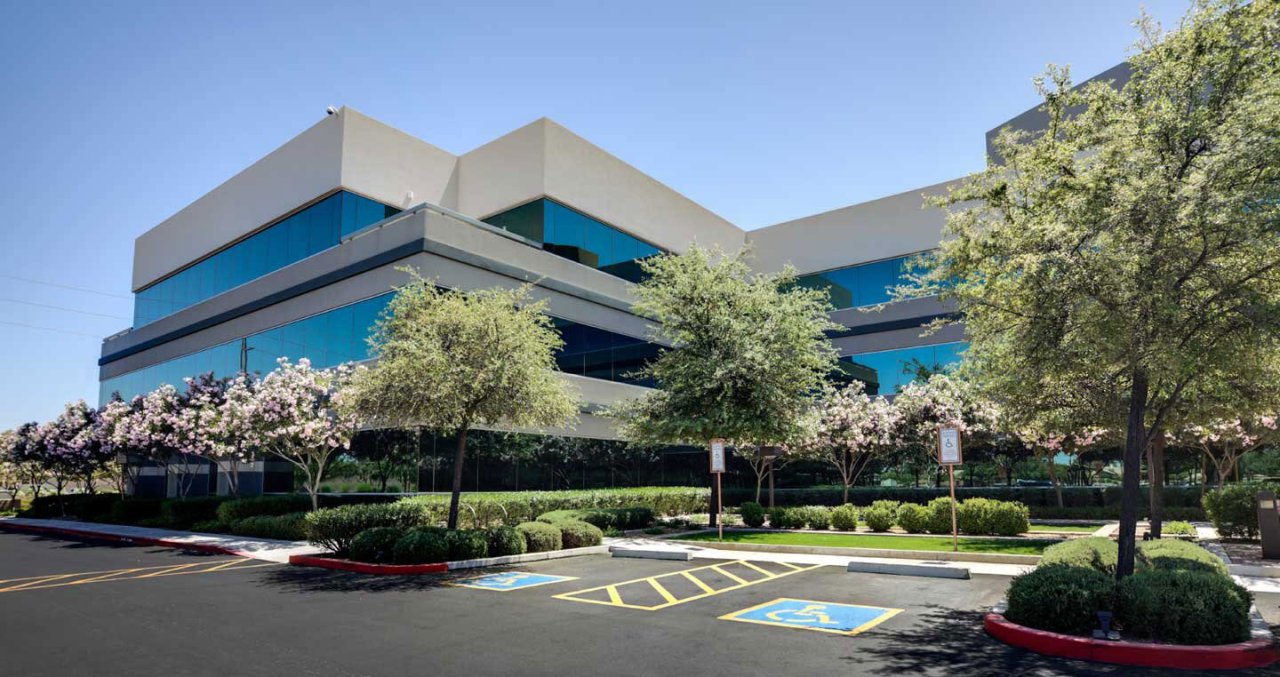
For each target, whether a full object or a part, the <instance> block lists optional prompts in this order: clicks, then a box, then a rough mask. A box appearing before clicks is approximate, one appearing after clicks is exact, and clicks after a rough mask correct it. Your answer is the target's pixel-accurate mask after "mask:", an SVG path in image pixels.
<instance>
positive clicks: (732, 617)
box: [719, 597, 902, 637]
mask: <svg viewBox="0 0 1280 677" xmlns="http://www.w3.org/2000/svg"><path fill="white" fill-rule="evenodd" d="M778 602H803V603H811V602H812V603H814V604H824V605H825V604H833V603H832V602H814V601H813V600H807V599H795V598H793V597H779V598H778V599H775V600H773V601H770V602H765V603H764V604H757V605H755V606H750V607H747V608H745V609H740V610H738V611H735V612H733V613H730V614H725V615H723V616H720V618H719V620H722V621H735V622H737V623H754V624H755V625H771V626H774V627H780V628H791V629H793V630H812V631H814V632H826V633H829V634H832V635H844V636H846V637H852V636H854V635H858V634H861V633H863V632H866V631H867V630H870V629H871V628H874V627H876V626H877V625H880V624H881V623H883V622H885V621H887V620H889V619H890V618H893V617H894V616H897V615H898V614H900V613H902V609H890V608H888V607H882V606H872V607H868V606H865V605H862V604H848V605H846V606H860V607H862V608H864V609H880V610H881V611H883V612H885V613H882V614H880V615H879V616H876V617H875V618H873V619H871V620H869V621H867V622H866V623H863V624H862V625H859V626H858V627H856V628H854V629H852V630H832V629H830V628H814V627H809V626H804V625H797V624H795V623H781V622H775V621H757V620H755V619H753V618H739V616H741V615H742V614H747V613H751V612H752V611H756V610H758V609H763V608H765V607H769V606H773V605H775V604H777V603H778Z"/></svg>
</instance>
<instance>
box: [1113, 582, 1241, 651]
mask: <svg viewBox="0 0 1280 677" xmlns="http://www.w3.org/2000/svg"><path fill="white" fill-rule="evenodd" d="M1250 604H1252V597H1251V596H1250V594H1249V592H1248V591H1247V590H1245V589H1244V588H1242V587H1240V586H1239V585H1236V583H1235V582H1234V581H1232V580H1231V579H1230V578H1229V577H1227V576H1225V575H1223V574H1219V573H1214V572H1210V571H1194V570H1179V569H1152V570H1148V571H1140V572H1138V573H1135V574H1134V575H1132V576H1127V577H1125V578H1124V580H1122V581H1120V584H1119V585H1118V586H1117V587H1116V622H1117V624H1118V625H1119V626H1120V627H1121V628H1122V631H1123V632H1124V633H1125V634H1126V635H1132V636H1135V637H1140V638H1145V639H1152V640H1156V641H1160V642H1173V643H1175V644H1232V643H1235V642H1243V641H1246V640H1248V639H1249V605H1250Z"/></svg>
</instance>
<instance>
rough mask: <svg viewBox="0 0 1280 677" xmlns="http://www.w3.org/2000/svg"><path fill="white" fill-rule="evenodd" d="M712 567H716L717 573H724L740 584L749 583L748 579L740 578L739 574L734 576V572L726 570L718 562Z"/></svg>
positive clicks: (723, 574)
mask: <svg viewBox="0 0 1280 677" xmlns="http://www.w3.org/2000/svg"><path fill="white" fill-rule="evenodd" d="M731 564H738V562H731ZM711 568H712V569H714V570H715V572H716V573H718V574H720V575H722V576H724V577H726V578H732V579H733V580H735V581H737V582H738V584H739V585H746V584H747V579H745V578H739V577H738V576H734V575H733V574H731V573H729V572H728V571H725V570H724V569H721V568H720V565H719V564H717V565H715V566H713V567H711Z"/></svg>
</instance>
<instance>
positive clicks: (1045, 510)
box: [1027, 498, 1206, 521]
mask: <svg viewBox="0 0 1280 677" xmlns="http://www.w3.org/2000/svg"><path fill="white" fill-rule="evenodd" d="M1145 500H1146V499H1145V498H1144V499H1143V501H1145ZM1027 509H1028V510H1030V511H1031V518H1032V519H1042V520H1118V519H1120V506H1118V505H1112V506H1106V507H1087V508H1051V507H1044V506H1028V508H1027ZM1149 513H1150V511H1149V510H1148V509H1147V504H1146V503H1142V504H1140V506H1139V514H1138V517H1140V518H1142V519H1146V518H1148V517H1150V514H1149ZM1164 519H1166V520H1195V521H1202V520H1204V519H1206V518H1205V511H1204V509H1203V508H1201V507H1199V506H1191V507H1187V506H1183V507H1178V506H1174V507H1166V508H1165V509H1164Z"/></svg>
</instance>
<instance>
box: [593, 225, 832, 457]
mask: <svg viewBox="0 0 1280 677" xmlns="http://www.w3.org/2000/svg"><path fill="white" fill-rule="evenodd" d="M746 256H747V254H746V253H745V252H734V253H726V252H722V251H720V250H719V249H718V248H717V249H714V250H708V249H704V248H702V247H700V246H698V245H697V244H694V245H692V246H691V247H690V248H689V249H688V250H687V251H685V252H684V253H682V254H662V255H658V256H654V257H651V258H648V259H645V260H643V261H641V264H640V265H641V267H642V268H643V269H644V270H645V272H646V273H647V274H648V275H647V277H646V278H645V279H644V280H643V281H642V282H641V283H640V284H638V285H635V286H633V288H632V289H633V291H634V293H635V296H636V298H637V301H636V303H635V304H634V306H633V309H634V311H635V312H636V313H637V314H638V315H641V316H643V317H647V318H650V319H651V320H653V321H654V325H655V326H656V327H657V332H658V336H657V337H656V338H658V339H659V340H660V341H661V342H663V343H665V344H667V345H670V346H672V347H671V348H670V349H668V350H664V351H662V353H661V354H660V355H659V357H658V359H657V360H654V361H653V362H651V363H650V364H649V365H648V366H647V367H645V368H644V369H643V370H642V371H643V373H644V374H645V375H648V376H651V377H652V378H653V379H654V380H655V381H656V382H657V384H658V386H659V387H658V388H657V389H655V390H653V391H652V392H650V393H649V394H647V395H645V396H643V397H641V398H639V399H637V400H634V401H631V402H629V403H627V404H625V405H621V406H619V408H618V410H617V411H615V412H614V413H615V414H616V415H618V416H619V417H620V418H621V419H622V420H623V422H624V425H623V430H624V434H626V435H627V437H629V438H631V439H636V440H641V441H645V442H651V443H663V444H665V443H691V444H699V445H702V444H706V442H707V440H710V439H712V438H713V437H724V438H727V439H731V440H762V441H770V442H785V441H790V440H793V439H797V438H799V437H801V429H802V427H803V423H804V421H805V419H806V416H805V414H806V412H807V410H808V409H809V406H810V403H811V402H812V398H813V395H814V393H816V392H818V391H819V389H820V388H821V386H822V385H823V383H824V381H825V379H826V377H827V375H828V374H830V373H831V371H832V370H833V369H835V366H836V362H835V349H834V348H833V347H832V345H831V343H830V342H829V341H828V340H827V339H826V336H825V335H824V334H823V332H824V331H826V330H829V329H836V328H838V325H835V324H833V323H832V322H831V321H830V319H828V317H827V310H828V309H829V307H830V303H829V302H828V300H827V298H826V292H823V291H819V290H814V289H808V288H805V287H802V286H799V285H796V284H795V275H794V273H793V271H791V270H790V269H787V270H784V271H783V272H782V273H780V274H765V273H756V272H753V271H752V270H751V268H750V266H749V265H748V264H747V262H746Z"/></svg>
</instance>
